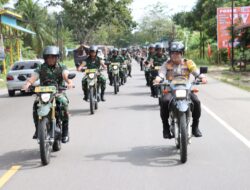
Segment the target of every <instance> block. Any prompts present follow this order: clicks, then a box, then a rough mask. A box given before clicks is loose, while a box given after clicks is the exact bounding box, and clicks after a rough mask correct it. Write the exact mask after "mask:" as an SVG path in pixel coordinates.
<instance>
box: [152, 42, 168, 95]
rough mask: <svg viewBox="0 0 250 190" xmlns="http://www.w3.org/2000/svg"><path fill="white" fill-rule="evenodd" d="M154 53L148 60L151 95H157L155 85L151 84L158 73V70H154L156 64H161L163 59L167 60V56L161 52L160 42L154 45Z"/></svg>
mask: <svg viewBox="0 0 250 190" xmlns="http://www.w3.org/2000/svg"><path fill="white" fill-rule="evenodd" d="M155 51H156V54H155V55H154V56H153V57H152V58H151V59H150V60H149V62H150V75H151V76H150V88H151V96H152V97H156V98H157V97H158V91H157V87H155V86H153V80H154V79H155V77H156V76H157V75H158V71H157V70H154V68H155V67H156V66H161V65H162V64H163V63H164V62H165V61H167V59H168V58H167V56H166V55H164V54H163V46H162V45H161V44H157V45H156V46H155Z"/></svg>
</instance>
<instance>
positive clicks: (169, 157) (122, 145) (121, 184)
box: [0, 63, 250, 190]
mask: <svg viewBox="0 0 250 190" xmlns="http://www.w3.org/2000/svg"><path fill="white" fill-rule="evenodd" d="M75 84H76V89H73V90H70V91H68V92H67V93H68V97H69V99H70V114H71V117H70V142H69V143H68V144H65V145H63V147H62V150H61V151H60V152H55V153H52V158H51V162H50V164H49V165H48V166H42V165H41V161H40V157H39V149H38V144H37V142H36V141H34V140H32V139H31V137H32V135H33V133H34V127H33V120H32V104H33V101H34V96H30V95H27V96H21V95H18V96H16V97H14V98H9V97H8V96H7V94H6V93H3V92H1V93H0V130H1V132H0V145H1V148H0V184H1V181H2V180H3V179H5V178H6V172H8V171H11V170H10V168H11V167H12V166H21V168H20V169H19V170H16V173H15V174H14V175H13V176H12V177H11V178H9V179H8V180H6V181H7V182H6V183H5V184H4V185H3V188H2V189H5V190H20V189H25V190H30V189H31V190H32V189H36V190H44V189H63V190H64V189H73V190H78V189H79V190H82V189H84V190H167V189H170V190H171V189H178V190H187V189H190V190H196V189H197V190H200V189H203V190H206V189H209V190H210V189H212V190H217V189H218V190H221V189H227V190H231V189H232V190H235V189H239V190H249V189H250V180H249V179H250V162H249V160H250V149H249V148H250V147H249V146H247V143H249V140H250V126H249V125H250V124H249V123H250V111H249V107H250V93H248V92H244V91H242V90H239V89H236V88H235V87H232V86H229V85H226V84H223V83H221V82H218V81H216V80H213V79H210V78H209V83H208V84H207V85H204V86H200V87H199V88H200V92H199V94H198V96H199V97H200V99H201V101H202V103H203V110H202V118H201V123H200V128H201V130H202V132H203V137H202V138H198V139H197V138H196V139H195V138H193V139H192V144H191V145H190V146H189V149H188V161H187V163H185V164H181V163H180V161H179V153H178V151H177V150H176V148H175V144H174V140H165V139H163V138H162V124H161V120H160V113H159V106H158V105H157V104H158V100H157V99H153V98H152V97H150V96H149V95H150V93H149V88H147V87H146V86H145V79H144V74H143V72H141V71H139V67H138V65H137V64H136V63H134V65H133V78H131V79H130V78H129V79H128V82H127V84H126V85H125V86H122V87H121V89H120V93H119V94H118V95H114V93H113V88H111V87H110V86H108V85H107V93H106V99H107V101H106V102H104V103H100V104H99V109H98V111H97V112H96V113H95V114H94V115H90V111H89V104H88V103H87V102H84V101H83V100H82V91H81V74H78V76H77V78H76V79H75ZM207 110H209V112H208V111H207ZM211 113H212V114H211ZM215 116H217V117H215ZM218 118H219V119H218ZM226 127H227V128H226ZM231 128H232V129H234V130H235V131H234V132H236V133H234V132H230V131H229V130H228V129H231ZM237 134H240V135H242V136H237ZM242 138H245V140H246V141H242ZM244 142H245V143H244ZM12 171H13V169H12Z"/></svg>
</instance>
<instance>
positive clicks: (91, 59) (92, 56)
mask: <svg viewBox="0 0 250 190" xmlns="http://www.w3.org/2000/svg"><path fill="white" fill-rule="evenodd" d="M97 51H98V48H97V47H96V46H93V45H92V46H90V48H89V56H88V57H87V59H86V60H85V61H84V62H83V64H82V67H86V69H98V70H99V69H100V67H101V66H102V67H103V68H105V69H106V68H107V67H106V65H105V64H104V60H102V59H101V58H100V57H99V56H97ZM97 81H98V83H99V84H100V86H101V100H102V101H105V98H104V94H105V89H106V77H105V76H104V75H103V74H101V73H99V74H98V77H97ZM87 85H88V84H87V77H86V76H85V77H83V79H82V90H83V93H84V98H83V99H84V100H85V101H87V100H88V86H87Z"/></svg>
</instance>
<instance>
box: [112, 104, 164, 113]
mask: <svg viewBox="0 0 250 190" xmlns="http://www.w3.org/2000/svg"><path fill="white" fill-rule="evenodd" d="M111 109H114V110H136V111H155V110H159V109H160V108H159V105H158V104H157V102H156V103H155V104H139V105H132V106H126V107H112V108H111Z"/></svg>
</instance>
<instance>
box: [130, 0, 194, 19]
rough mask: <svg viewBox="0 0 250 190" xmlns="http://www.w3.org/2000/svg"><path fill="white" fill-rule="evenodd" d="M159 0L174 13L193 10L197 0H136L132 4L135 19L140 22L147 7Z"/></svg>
mask: <svg viewBox="0 0 250 190" xmlns="http://www.w3.org/2000/svg"><path fill="white" fill-rule="evenodd" d="M157 2H160V3H162V4H163V5H167V7H169V9H170V10H171V9H172V11H171V12H172V14H173V13H177V12H180V11H189V10H191V9H192V8H193V7H194V5H195V3H196V2H197V0H185V1H184V0H153V1H152V0H134V2H133V3H132V5H131V9H132V16H133V18H134V20H135V21H137V22H139V21H140V19H141V18H142V17H143V15H144V12H145V8H146V7H148V6H150V7H151V5H155V4H157Z"/></svg>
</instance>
